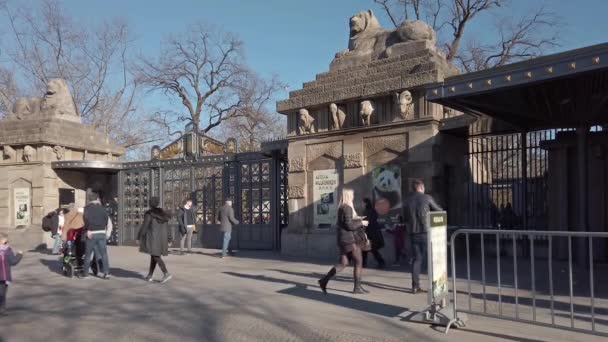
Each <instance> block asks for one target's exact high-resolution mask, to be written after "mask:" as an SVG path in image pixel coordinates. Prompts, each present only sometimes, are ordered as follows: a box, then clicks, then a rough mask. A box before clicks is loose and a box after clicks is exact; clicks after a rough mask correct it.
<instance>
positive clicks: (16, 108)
mask: <svg viewBox="0 0 608 342" xmlns="http://www.w3.org/2000/svg"><path fill="white" fill-rule="evenodd" d="M41 101H42V100H41V99H40V98H39V97H21V98H18V99H17V101H15V104H14V105H13V118H16V119H19V120H23V119H24V118H25V117H27V116H30V115H37V114H38V113H40V104H41Z"/></svg>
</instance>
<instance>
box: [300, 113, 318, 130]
mask: <svg viewBox="0 0 608 342" xmlns="http://www.w3.org/2000/svg"><path fill="white" fill-rule="evenodd" d="M314 121H315V118H313V117H312V115H310V114H309V113H308V111H307V110H306V109H304V108H302V109H300V111H299V112H298V131H299V132H300V134H309V133H314V132H315V127H314V125H313V122H314Z"/></svg>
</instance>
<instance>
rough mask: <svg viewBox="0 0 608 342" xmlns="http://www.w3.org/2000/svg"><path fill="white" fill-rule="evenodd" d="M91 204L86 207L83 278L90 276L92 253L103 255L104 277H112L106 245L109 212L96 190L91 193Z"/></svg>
mask: <svg viewBox="0 0 608 342" xmlns="http://www.w3.org/2000/svg"><path fill="white" fill-rule="evenodd" d="M88 197H89V204H88V205H87V206H86V207H85V208H84V214H83V218H84V231H85V232H86V243H85V248H86V251H85V258H84V269H83V271H82V272H83V273H82V278H87V277H88V276H89V268H90V267H91V254H92V253H93V251H95V256H99V257H101V262H102V267H103V276H102V278H103V279H110V274H109V273H110V265H109V263H108V251H107V247H106V240H107V237H106V230H107V229H108V220H109V217H108V213H106V210H105V208H104V207H103V206H102V205H101V201H100V200H99V195H98V194H97V193H95V192H92V193H90V194H89V196H88Z"/></svg>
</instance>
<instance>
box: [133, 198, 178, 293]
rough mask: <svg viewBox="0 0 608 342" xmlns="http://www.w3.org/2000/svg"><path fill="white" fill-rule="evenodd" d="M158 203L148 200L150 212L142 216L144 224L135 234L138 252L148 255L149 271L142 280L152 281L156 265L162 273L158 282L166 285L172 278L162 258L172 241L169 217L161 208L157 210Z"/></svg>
mask: <svg viewBox="0 0 608 342" xmlns="http://www.w3.org/2000/svg"><path fill="white" fill-rule="evenodd" d="M159 203H160V201H159V199H158V197H151V198H150V210H148V211H146V213H145V214H144V223H143V224H142V225H141V227H140V228H139V233H138V234H137V244H138V245H139V251H140V252H142V253H146V254H150V269H149V272H148V275H147V276H146V277H145V278H144V279H145V280H146V281H148V282H152V281H153V279H152V275H153V274H154V269H155V268H156V265H157V264H158V266H160V269H161V270H162V271H163V273H164V276H163V279H162V280H161V281H160V282H161V283H166V282H168V281H169V280H171V278H172V276H171V274H169V272H168V271H167V267H166V266H165V262H164V261H163V259H162V256H163V255H164V256H167V255H168V254H169V245H170V244H171V242H172V241H173V234H172V232H171V229H169V219H170V218H171V217H170V216H169V214H167V213H166V212H165V211H164V210H163V209H162V208H159Z"/></svg>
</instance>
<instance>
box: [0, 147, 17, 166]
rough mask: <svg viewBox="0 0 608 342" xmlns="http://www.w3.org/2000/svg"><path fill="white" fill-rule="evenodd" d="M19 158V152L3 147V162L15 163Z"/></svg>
mask: <svg viewBox="0 0 608 342" xmlns="http://www.w3.org/2000/svg"><path fill="white" fill-rule="evenodd" d="M16 158H17V152H16V151H15V149H14V148H12V147H10V146H8V145H4V146H2V160H8V161H9V162H10V161H15V159H16Z"/></svg>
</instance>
